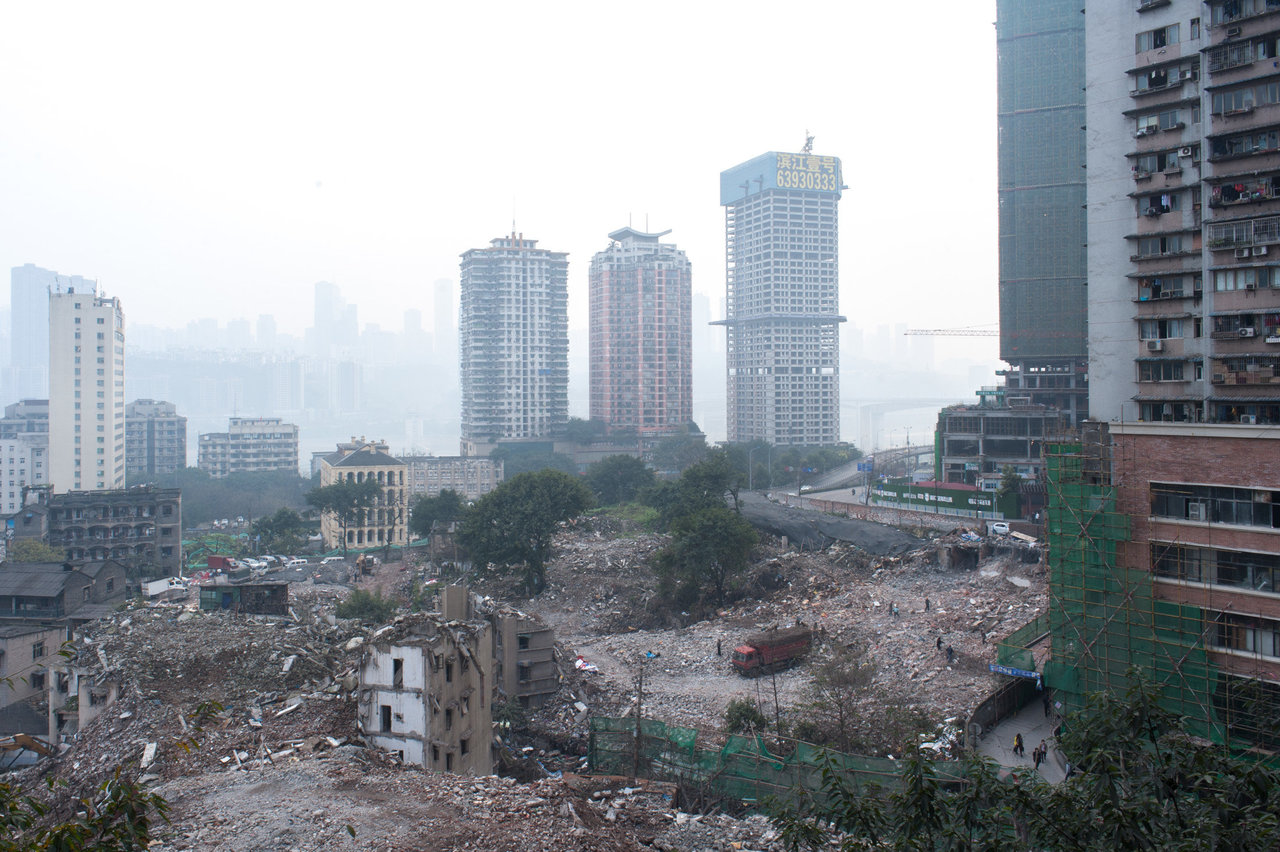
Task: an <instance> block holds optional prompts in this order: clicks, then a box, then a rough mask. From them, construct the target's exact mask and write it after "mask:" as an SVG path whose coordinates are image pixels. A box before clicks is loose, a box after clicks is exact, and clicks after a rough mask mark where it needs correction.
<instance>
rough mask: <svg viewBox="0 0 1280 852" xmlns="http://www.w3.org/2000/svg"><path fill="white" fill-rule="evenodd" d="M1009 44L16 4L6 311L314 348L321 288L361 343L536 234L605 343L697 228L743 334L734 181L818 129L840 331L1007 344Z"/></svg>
mask: <svg viewBox="0 0 1280 852" xmlns="http://www.w3.org/2000/svg"><path fill="white" fill-rule="evenodd" d="M994 20H995V3H994V2H993V0H977V2H963V3H956V2H953V1H948V0H923V2H920V3H916V4H914V5H911V6H902V5H898V4H893V3H863V2H850V0H841V2H829V3H823V2H816V3H807V4H784V3H777V2H774V3H768V4H763V3H748V2H733V3H711V2H697V3H689V2H684V3H663V2H651V3H645V4H609V3H599V2H590V3H588V2H582V3H576V2H540V3H529V2H524V3H504V2H486V3H453V4H448V5H447V6H446V5H445V4H441V3H413V4H395V3H362V4H355V3H349V4H327V3H313V2H308V3H297V4H289V3H275V2H272V3H252V4H241V3H218V4H207V5H204V6H202V7H198V6H196V5H195V4H188V3H171V2H169V3H157V4H138V3H100V2H98V3H84V4H66V3H57V4H53V3H6V4H4V5H3V6H2V7H0V268H2V269H4V270H5V271H6V272H5V277H4V280H5V282H6V283H5V286H3V287H0V293H2V294H3V295H0V304H4V303H7V301H8V286H7V269H8V267H11V266H16V265H21V264H23V263H28V262H30V263H35V264H37V265H40V266H43V267H46V268H50V269H56V270H58V271H60V272H62V273H66V274H78V275H84V276H86V277H92V278H97V279H99V281H100V282H101V284H102V286H103V288H104V289H105V290H106V291H107V292H108V294H110V295H117V296H120V297H121V299H122V301H123V303H124V307H125V312H126V315H127V317H128V319H129V321H130V322H136V323H147V324H155V325H162V326H181V325H183V324H185V322H186V320H187V319H189V318H191V317H196V316H216V317H218V318H220V319H222V320H227V319H232V318H235V317H249V318H253V317H256V316H257V315H258V314H259V313H274V314H276V315H277V317H278V318H279V320H280V326H281V329H282V330H285V331H291V332H295V333H296V332H299V331H300V330H301V329H302V328H303V327H304V326H305V325H308V324H309V323H310V316H311V294H312V285H313V284H314V282H316V281H318V280H329V281H333V282H335V283H337V284H338V285H339V286H340V287H341V288H342V290H343V294H344V296H345V297H346V298H347V299H348V300H349V301H356V302H358V304H359V306H360V318H361V321H362V322H365V321H375V322H380V323H382V324H383V325H384V326H391V327H394V328H398V327H399V325H400V321H401V315H402V313H403V311H404V310H405V309H407V308H411V307H412V308H419V309H421V310H422V311H423V313H424V315H425V317H426V319H427V322H428V323H429V322H430V317H431V304H432V302H431V284H432V282H433V281H434V280H436V279H438V278H452V279H454V280H456V278H457V271H458V255H459V253H461V252H462V251H464V250H466V249H468V248H472V247H476V246H482V245H487V244H488V241H489V240H490V239H492V238H493V237H496V236H500V235H503V234H505V233H507V232H509V231H510V230H511V226H512V220H513V218H514V220H515V223H516V227H517V229H518V230H519V231H521V232H523V233H524V234H525V236H526V237H532V238H536V239H538V240H539V241H540V244H541V245H542V246H544V247H547V248H551V249H556V250H563V251H568V252H569V253H570V303H571V310H572V312H573V316H572V320H571V322H572V324H573V325H575V326H585V324H586V300H587V297H586V293H587V285H586V279H587V265H588V263H589V261H590V257H591V255H592V254H593V253H594V252H596V251H599V250H601V249H603V248H604V247H605V246H606V245H607V242H608V237H607V234H608V233H609V231H612V230H614V229H616V228H619V227H622V226H624V225H626V224H628V222H630V223H631V224H632V225H634V226H636V227H640V228H644V227H645V226H646V224H647V225H648V227H649V228H650V229H651V230H664V229H667V228H670V229H672V234H671V236H670V237H669V238H668V239H671V240H673V241H675V242H676V243H677V244H678V245H680V246H681V247H682V248H684V249H685V250H686V251H687V252H688V254H689V257H690V259H691V260H692V262H693V264H694V287H695V289H696V290H698V291H700V292H703V293H706V294H707V295H708V296H709V297H710V298H711V300H712V305H713V311H718V307H717V306H718V305H719V301H720V299H721V298H722V296H723V291H724V260H723V252H724V219H723V215H724V214H723V211H722V209H721V208H720V207H719V199H718V181H719V172H720V171H721V170H723V169H726V168H728V167H730V166H733V165H735V164H737V163H739V162H741V161H743V160H746V159H749V158H751V157H754V156H756V155H757V154H761V153H763V152H765V151H770V150H780V151H795V150H798V149H799V147H800V146H801V145H802V144H803V141H804V134H805V130H806V129H808V130H809V131H810V132H812V133H813V134H814V135H815V136H816V137H817V141H816V145H815V151H816V152H817V153H820V154H833V155H836V156H839V157H840V158H842V160H843V162H844V175H845V182H846V183H847V184H848V186H849V189H848V191H847V192H846V193H845V195H844V200H843V202H842V205H841V235H840V238H841V250H840V264H841V282H842V283H841V289H842V292H841V309H842V312H843V313H845V314H846V315H847V316H849V317H850V319H851V320H852V321H854V322H856V323H857V324H858V325H860V326H862V327H864V328H873V327H874V326H875V325H877V324H880V323H889V324H892V323H897V322H907V323H909V324H910V325H912V326H921V327H931V326H963V325H974V324H982V323H993V322H995V321H996V319H997V315H996V310H997V302H996V274H997V262H996V248H997V246H996V237H997V235H996V176H995V175H996V171H995V170H996V118H995V30H994V27H993V25H992V24H993V21H994ZM697 333H698V334H702V333H711V334H722V333H723V332H720V331H718V330H715V331H707V332H704V331H703V330H698V332H697ZM970 342H973V341H970ZM985 345H986V346H987V347H989V351H990V354H991V355H994V352H995V347H994V342H993V341H989V342H987V343H986V344H985ZM948 351H949V350H948ZM945 354H947V353H946V352H945V351H943V350H941V349H940V351H939V355H940V356H945Z"/></svg>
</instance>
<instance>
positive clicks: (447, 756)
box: [444, 751, 453, 772]
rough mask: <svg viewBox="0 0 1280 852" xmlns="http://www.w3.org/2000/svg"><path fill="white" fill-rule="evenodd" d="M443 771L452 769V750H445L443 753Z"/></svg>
mask: <svg viewBox="0 0 1280 852" xmlns="http://www.w3.org/2000/svg"><path fill="white" fill-rule="evenodd" d="M444 771H445V772H452V771H453V752H450V751H447V752H445V753H444Z"/></svg>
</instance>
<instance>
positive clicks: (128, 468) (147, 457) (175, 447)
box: [124, 399, 187, 485]
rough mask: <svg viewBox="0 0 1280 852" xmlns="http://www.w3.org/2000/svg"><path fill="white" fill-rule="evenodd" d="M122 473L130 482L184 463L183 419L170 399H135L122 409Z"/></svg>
mask: <svg viewBox="0 0 1280 852" xmlns="http://www.w3.org/2000/svg"><path fill="white" fill-rule="evenodd" d="M124 441H125V475H126V477H127V478H128V479H129V483H130V484H131V485H136V484H138V483H139V482H141V481H142V480H144V479H145V478H146V477H148V476H151V475H153V474H157V473H174V472H176V471H179V470H182V469H183V468H184V467H186V466H187V418H185V417H183V416H182V415H180V414H179V413H178V409H177V406H175V405H174V404H173V403H172V402H160V401H157V400H154V399H135V400H134V401H133V402H131V403H129V404H128V405H127V406H126V407H125V411H124Z"/></svg>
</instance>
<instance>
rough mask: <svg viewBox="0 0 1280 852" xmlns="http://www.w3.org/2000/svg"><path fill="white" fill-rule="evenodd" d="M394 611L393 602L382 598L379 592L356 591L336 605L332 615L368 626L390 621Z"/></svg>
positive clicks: (394, 605)
mask: <svg viewBox="0 0 1280 852" xmlns="http://www.w3.org/2000/svg"><path fill="white" fill-rule="evenodd" d="M395 611H396V604H395V601H393V600H390V599H389V598H384V597H383V596H382V593H381V592H377V591H374V592H369V591H365V590H364V589H356V590H355V591H354V592H352V593H351V594H350V596H348V597H347V599H346V600H345V601H343V602H342V603H340V604H338V606H337V608H336V609H335V610H334V614H335V615H337V616H338V618H358V619H359V620H361V621H365V622H368V623H370V624H382V623H384V622H386V621H390V620H391V615H392V613H394V612H395Z"/></svg>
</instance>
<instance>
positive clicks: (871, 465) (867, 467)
mask: <svg viewBox="0 0 1280 852" xmlns="http://www.w3.org/2000/svg"><path fill="white" fill-rule="evenodd" d="M875 469H876V464H875V462H858V470H859V472H861V471H866V472H867V473H870V472H871V471H873V470H875Z"/></svg>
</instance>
